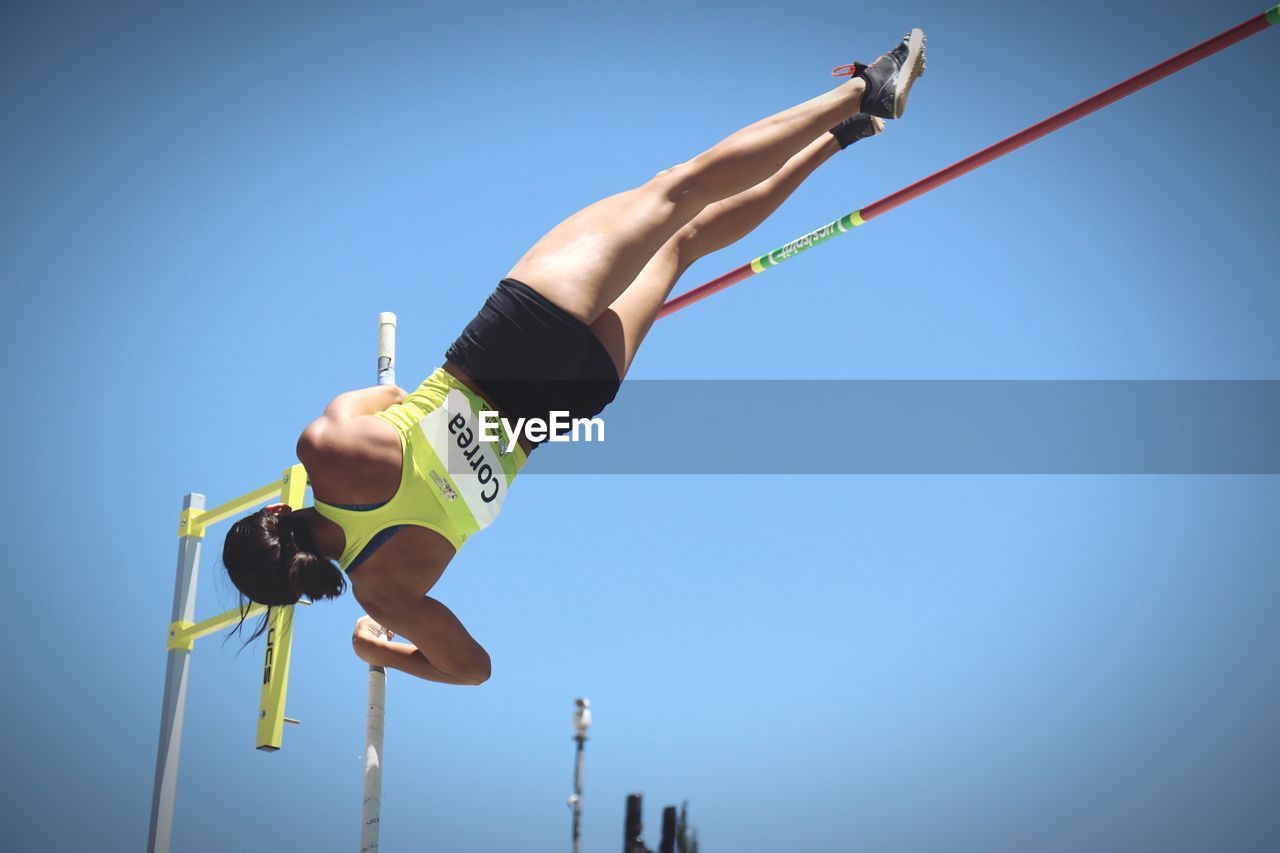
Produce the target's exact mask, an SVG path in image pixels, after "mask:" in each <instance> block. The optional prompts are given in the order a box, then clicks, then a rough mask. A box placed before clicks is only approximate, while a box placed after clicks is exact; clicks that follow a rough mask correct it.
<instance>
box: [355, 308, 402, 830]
mask: <svg viewBox="0 0 1280 853" xmlns="http://www.w3.org/2000/svg"><path fill="white" fill-rule="evenodd" d="M395 382H396V315H395V314H392V313H391V312H390V311H383V312H382V313H381V314H379V315H378V384H379V385H394V384H395ZM367 714H368V715H367V716H366V717H365V724H364V800H363V804H362V806H361V809H360V811H361V814H360V818H361V822H360V853H375V851H377V849H378V827H379V825H380V822H381V820H382V734H383V726H384V724H385V720H386V714H387V671H386V670H385V669H383V668H382V667H380V666H370V667H369V703H368V712H367Z"/></svg>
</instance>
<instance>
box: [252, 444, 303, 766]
mask: <svg viewBox="0 0 1280 853" xmlns="http://www.w3.org/2000/svg"><path fill="white" fill-rule="evenodd" d="M274 488H275V489H278V490H279V495H280V501H281V503H286V504H288V505H289V506H291V507H293V508H294V509H302V505H303V501H304V500H305V499H306V494H307V472H306V469H304V468H303V467H302V466H301V465H290V466H289V467H288V468H286V469H285V470H284V474H283V475H282V477H281V479H280V482H279V483H278V484H275V486H274ZM293 611H294V608H293V607H273V608H271V614H270V616H269V617H268V621H267V651H266V659H265V661H264V662H263V665H262V697H261V700H260V702H259V704H258V744H257V746H258V749H263V750H277V749H279V748H280V743H281V740H282V739H283V735H284V720H285V717H284V700H285V694H286V693H287V692H288V689H289V659H290V656H291V654H292V652H293Z"/></svg>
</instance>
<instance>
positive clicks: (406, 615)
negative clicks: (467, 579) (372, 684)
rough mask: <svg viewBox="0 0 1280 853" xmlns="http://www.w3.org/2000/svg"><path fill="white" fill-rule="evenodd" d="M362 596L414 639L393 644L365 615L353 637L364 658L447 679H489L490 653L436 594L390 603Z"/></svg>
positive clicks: (390, 624) (386, 622)
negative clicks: (382, 635) (374, 601)
mask: <svg viewBox="0 0 1280 853" xmlns="http://www.w3.org/2000/svg"><path fill="white" fill-rule="evenodd" d="M356 598H357V600H360V603H361V604H362V605H363V606H364V608H365V609H366V610H374V611H376V618H377V619H378V622H381V623H382V625H383V626H386V627H387V628H388V629H390V631H395V632H396V633H398V634H400V635H401V636H402V637H403V638H406V639H408V640H411V641H412V642H413V643H414V645H409V644H408V643H393V642H391V640H390V639H387V638H384V637H379V636H377V635H376V633H377V632H376V631H372V630H370V625H369V623H368V622H366V621H365V620H366V619H368V620H369V622H372V619H370V618H369V617H365V618H364V619H361V620H360V621H359V622H357V623H356V631H355V633H354V634H352V637H351V641H352V643H354V644H355V647H356V654H357V655H358V656H359V657H360V658H361V659H362V660H365V661H367V662H368V663H373V664H375V665H379V666H391V667H395V668H396V669H399V670H401V671H402V672H407V673H409V674H410V675H416V676H418V677H419V678H425V679H427V680H428V681H439V682H441V683H443V684H481V683H483V682H485V681H487V680H488V679H489V674H490V671H491V664H490V661H489V653H488V652H486V651H485V650H484V647H483V646H481V645H480V644H479V643H477V642H476V641H475V639H474V638H473V637H472V636H471V634H470V633H468V632H467V629H466V628H465V627H463V625H462V623H461V622H460V621H458V617H457V616H454V615H453V611H451V610H450V609H449V608H448V607H445V606H444V605H443V604H442V603H440V602H439V601H437V600H436V599H434V598H432V597H430V596H423V597H422V598H419V599H410V600H407V601H404V600H402V601H399V602H397V603H395V604H392V605H390V606H389V607H388V606H376V605H374V604H373V602H371V601H368V600H366V599H362V598H361V597H360V596H359V595H357V596H356ZM376 624H377V623H373V625H374V626H376ZM390 631H388V633H390Z"/></svg>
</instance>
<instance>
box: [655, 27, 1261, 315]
mask: <svg viewBox="0 0 1280 853" xmlns="http://www.w3.org/2000/svg"><path fill="white" fill-rule="evenodd" d="M1277 23H1280V6H1275V7H1273V8H1271V9H1269V10H1267V11H1266V12H1263V13H1262V14H1260V15H1257V16H1255V17H1253V18H1250V19H1249V20H1247V21H1245V22H1244V23H1242V24H1238V25H1236V26H1234V27H1232V28H1231V29H1229V30H1227V31H1226V32H1223V33H1220V34H1218V35H1216V36H1214V37H1213V38H1211V39H1209V40H1207V41H1203V42H1201V43H1200V44H1198V45H1196V46H1195V47H1192V48H1190V49H1188V50H1184V51H1183V52H1182V53H1179V54H1178V55H1177V56H1174V57H1171V58H1169V59H1166V60H1165V61H1164V62H1161V63H1160V64H1159V65H1153V66H1152V67H1151V68H1148V69H1147V70H1146V71H1143V72H1142V73H1141V74H1135V75H1134V76H1132V77H1130V78H1129V79H1128V80H1124V81H1122V82H1120V83H1117V84H1116V85H1114V86H1112V87H1111V88H1109V89H1104V90H1103V91H1101V92H1099V93H1098V94H1096V95H1094V96H1093V97H1091V98H1086V99H1085V100H1083V101H1081V102H1080V103H1078V104H1076V105H1075V106H1073V107H1068V108H1067V109H1065V110H1063V111H1062V112H1060V113H1055V114H1054V115H1051V116H1049V117H1048V118H1047V119H1044V120H1043V121H1040V122H1037V123H1036V124H1033V125H1031V126H1030V127H1028V128H1027V129H1025V130H1022V131H1019V132H1018V133H1015V134H1013V135H1012V136H1010V137H1007V138H1005V139H1002V140H1000V141H999V142H997V143H996V144H995V145H992V146H990V147H988V148H984V149H982V150H981V151H979V152H977V153H976V154H971V155H969V156H968V157H966V158H964V159H963V160H961V161H959V162H957V163H953V164H952V165H950V166H948V167H947V168H945V169H943V170H941V171H939V172H934V173H933V174H932V175H930V176H929V177H927V178H924V179H922V180H919V181H916V182H915V183H914V184H911V185H910V186H908V187H903V188H902V189H900V190H898V191H897V192H895V193H892V194H890V195H887V196H885V197H884V198H882V199H880V200H879V201H876V202H872V203H871V204H869V205H867V206H866V207H864V208H861V209H859V210H855V211H854V212H853V213H850V214H848V215H847V216H842V217H841V218H839V219H837V220H835V221H834V222H829V223H827V224H826V225H824V226H822V227H821V228H818V229H816V230H814V231H810V232H809V233H808V234H805V235H804V236H803V237H800V238H798V239H796V240H792V241H791V242H790V243H787V244H786V245H785V246H783V247H782V248H780V249H775V250H774V251H772V252H770V253H769V254H767V255H761V256H760V257H758V258H756V259H755V260H753V261H751V262H750V263H747V264H743V265H742V266H740V267H738V268H737V269H734V270H730V271H729V272H727V273H725V274H724V275H722V276H720V277H719V278H713V279H712V280H711V281H708V282H707V283H706V284H702V285H699V286H698V287H695V288H693V289H692V290H689V291H686V292H684V293H682V294H680V295H679V296H675V297H672V298H671V299H669V300H667V302H666V304H665V305H663V306H662V309H661V310H660V311H659V312H658V317H659V318H661V317H666V316H667V315H669V314H674V313H675V312H677V311H679V310H680V309H681V308H686V307H688V306H690V305H692V304H693V303H695V302H698V301H700V300H702V299H706V298H707V297H708V296H710V295H712V294H713V293H719V292H720V291H721V290H724V289H725V288H727V287H730V286H732V285H734V284H737V283H738V282H740V281H743V280H744V279H748V278H750V277H751V276H753V275H756V274H758V273H762V272H764V271H765V270H767V269H769V268H770V267H775V266H777V265H778V264H780V263H782V262H783V261H785V260H787V259H789V258H792V257H795V256H796V255H798V254H800V253H801V252H803V251H805V250H806V249H811V248H813V247H814V246H816V245H818V244H819V243H822V242H825V241H827V240H829V239H831V238H832V237H835V236H836V235H838V234H843V233H844V232H846V231H850V230H852V229H854V228H856V227H858V226H859V225H861V224H863V223H864V222H869V221H871V220H872V219H875V218H876V217H877V216H880V215H882V214H885V213H888V212H889V211H891V210H893V209H894V208H895V207H898V206H899V205H903V204H906V203H907V202H909V201H911V200H912V199H913V198H918V197H920V196H922V195H924V194H925V193H927V192H929V191H930V190H933V189H937V188H938V187H940V186H942V185H943V184H946V183H949V182H951V181H954V180H955V179H956V178H958V177H960V176H961V175H965V174H968V173H969V172H972V171H973V170H974V169H977V168H978V167H979V166H985V165H986V164H987V163H990V162H991V161H992V160H997V159H999V158H1000V157H1003V156H1004V155H1006V154H1008V153H1009V152H1011V151H1016V150H1017V149H1019V148H1021V147H1022V146H1024V145H1027V144H1028V143H1031V142H1035V141H1036V140H1037V139H1039V138H1041V137H1042V136H1047V135H1048V134H1050V133H1053V132H1054V131H1055V130H1058V129H1059V128H1062V127H1066V126H1067V125H1069V124H1071V123H1072V122H1073V121H1076V120H1077V119H1081V118H1084V117H1085V116H1087V115H1089V114H1090V113H1092V112H1096V111H1098V110H1100V109H1102V108H1103V107H1105V106H1107V105H1108V104H1113V103H1115V102H1116V101H1118V100H1120V99H1121V98H1123V97H1125V96H1127V95H1132V94H1133V93H1134V92H1136V91H1138V90H1139V89H1145V88H1146V87H1147V86H1150V85H1151V84H1152V83H1155V82H1156V81H1158V80H1163V79H1164V78H1165V77H1168V76H1169V75H1170V74H1173V73H1174V72H1176V71H1181V70H1182V69H1183V68H1186V67H1187V66H1189V65H1194V64H1195V63H1197V62H1199V61H1200V60H1202V59H1204V58H1205V57H1207V56H1212V55H1213V54H1215V53H1217V52H1218V51H1220V50H1225V49H1226V48H1228V47H1230V46H1231V45H1233V44H1235V43H1236V42H1240V41H1244V40H1245V39H1247V38H1249V36H1252V35H1255V34H1256V33H1260V32H1262V31H1263V30H1265V29H1266V28H1267V27H1269V26H1271V25H1272V24H1277Z"/></svg>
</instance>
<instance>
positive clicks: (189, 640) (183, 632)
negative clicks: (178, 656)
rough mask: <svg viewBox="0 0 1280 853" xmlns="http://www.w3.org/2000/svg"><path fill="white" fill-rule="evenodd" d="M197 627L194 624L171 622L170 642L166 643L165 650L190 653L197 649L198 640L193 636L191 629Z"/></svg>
mask: <svg viewBox="0 0 1280 853" xmlns="http://www.w3.org/2000/svg"><path fill="white" fill-rule="evenodd" d="M195 625H196V623H194V622H170V623H169V642H167V643H165V648H166V649H184V650H186V651H188V652H189V651H191V650H192V649H193V648H195V645H196V638H195V637H193V636H192V635H191V629H192V628H194V627H195Z"/></svg>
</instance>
